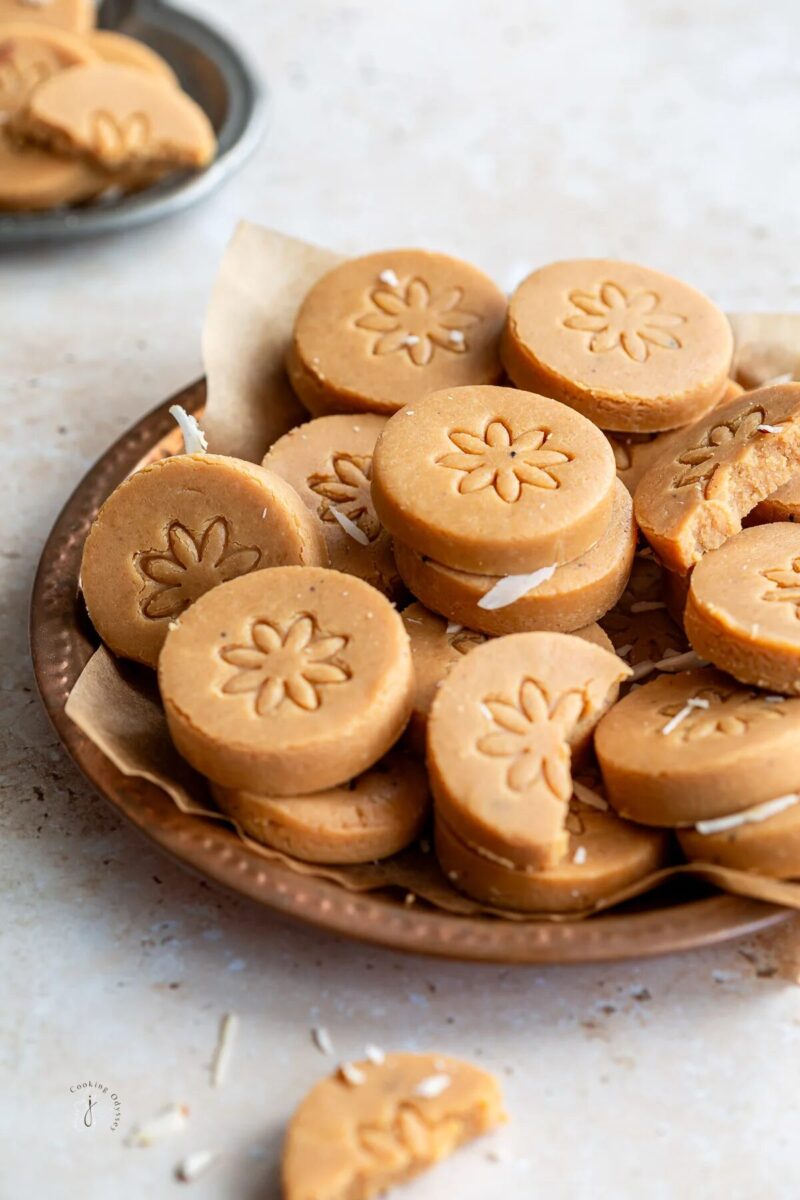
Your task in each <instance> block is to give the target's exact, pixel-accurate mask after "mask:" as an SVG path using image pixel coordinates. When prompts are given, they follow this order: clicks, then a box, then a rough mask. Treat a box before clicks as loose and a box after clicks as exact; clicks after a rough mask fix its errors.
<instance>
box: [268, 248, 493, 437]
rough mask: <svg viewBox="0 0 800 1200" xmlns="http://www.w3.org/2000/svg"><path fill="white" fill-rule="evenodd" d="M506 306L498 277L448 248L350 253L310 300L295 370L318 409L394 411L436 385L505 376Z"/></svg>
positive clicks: (295, 345) (295, 346)
mask: <svg viewBox="0 0 800 1200" xmlns="http://www.w3.org/2000/svg"><path fill="white" fill-rule="evenodd" d="M505 313H506V298H505V296H504V295H503V293H502V292H501V291H500V290H499V288H497V287H496V286H495V284H494V283H492V281H491V279H489V278H488V276H486V275H484V274H483V272H482V271H479V270H478V269H477V267H473V266H471V265H470V264H469V263H466V262H462V261H461V260H460V259H457V258H451V257H450V256H449V255H446V254H436V253H434V252H432V251H430V250H386V251H381V252H380V253H379V254H368V255H365V256H364V257H363V258H354V259H350V260H349V261H347V262H345V263H342V264H341V265H340V266H338V267H334V269H333V270H332V271H329V272H328V274H327V275H324V276H323V278H322V279H320V280H319V282H318V283H316V284H315V285H314V287H313V288H312V289H311V291H310V292H309V293H308V296H307V297H306V299H305V300H304V302H303V304H302V305H301V307H300V311H299V313H298V315H297V321H296V323H295V328H294V336H293V339H292V345H291V350H290V352H289V358H288V364H287V365H288V369H289V377H290V380H291V383H292V386H293V388H294V390H295V391H296V392H297V394H298V396H299V397H300V399H301V400H302V401H303V403H304V404H305V406H306V407H307V408H308V409H309V410H310V411H311V412H312V413H316V414H318V415H320V414H324V413H331V412H362V411H373V412H379V413H384V414H391V413H393V412H396V410H397V409H398V408H402V407H403V405H404V404H408V403H409V402H410V401H414V400H417V399H419V398H421V397H422V396H424V395H426V394H427V393H428V392H432V391H435V390H436V389H437V388H442V387H460V386H462V385H463V384H467V383H494V382H495V381H496V380H497V379H499V378H500V375H501V374H502V367H501V365H500V357H499V342H500V333H501V330H502V327H503V321H504V319H505Z"/></svg>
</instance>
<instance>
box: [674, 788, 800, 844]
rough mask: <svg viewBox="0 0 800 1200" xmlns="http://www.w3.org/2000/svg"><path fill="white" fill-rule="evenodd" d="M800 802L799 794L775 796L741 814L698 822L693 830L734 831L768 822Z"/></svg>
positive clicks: (702, 831) (790, 793)
mask: <svg viewBox="0 0 800 1200" xmlns="http://www.w3.org/2000/svg"><path fill="white" fill-rule="evenodd" d="M798 800H800V794H798V793H797V792H789V793H788V795H786V796H776V798H775V799H774V800H765V801H764V803H763V804H754V805H753V807H752V808H745V809H744V810H743V811H742V812H738V813H731V815H730V816H728V817H714V818H713V819H712V820H709V821H698V822H697V824H696V825H695V829H696V830H697V832H698V833H706V834H708V833H725V831H726V830H728V829H736V828H737V827H738V826H739V825H754V824H757V823H758V822H759V821H768V820H769V818H770V817H776V816H777V815H778V813H782V812H785V811H786V809H787V808H792V807H793V805H795V804H797V802H798Z"/></svg>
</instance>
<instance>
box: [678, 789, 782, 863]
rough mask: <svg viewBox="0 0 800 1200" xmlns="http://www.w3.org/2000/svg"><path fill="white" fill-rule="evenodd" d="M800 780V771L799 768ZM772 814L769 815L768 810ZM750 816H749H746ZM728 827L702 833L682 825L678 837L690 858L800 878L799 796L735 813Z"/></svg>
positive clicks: (694, 860) (695, 860)
mask: <svg viewBox="0 0 800 1200" xmlns="http://www.w3.org/2000/svg"><path fill="white" fill-rule="evenodd" d="M798 782H799V783H800V772H798ZM769 813H772V814H773V815H771V816H767V815H766V814H769ZM745 818H747V819H745ZM737 819H739V820H741V822H742V823H741V824H732V822H725V824H726V825H728V826H729V827H728V828H723V829H720V830H719V831H714V832H708V833H705V832H703V833H701V832H700V830H698V829H696V828H695V829H681V830H680V831H679V833H678V840H679V842H680V844H681V849H682V850H683V852H684V854H685V855H686V857H687V858H688V859H689V860H690V861H691V862H704V863H715V864H717V865H718V866H721V867H730V868H732V869H733V870H735V871H757V872H758V874H759V875H768V876H770V877H772V878H773V879H798V878H800V796H798V795H797V793H789V794H788V795H786V796H783V797H780V796H776V797H775V799H774V800H773V801H772V802H771V803H767V804H765V805H760V806H756V807H755V808H754V809H750V810H745V811H744V812H743V813H739V814H736V817H735V818H733V819H732V820H737Z"/></svg>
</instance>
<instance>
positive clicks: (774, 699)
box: [764, 696, 786, 704]
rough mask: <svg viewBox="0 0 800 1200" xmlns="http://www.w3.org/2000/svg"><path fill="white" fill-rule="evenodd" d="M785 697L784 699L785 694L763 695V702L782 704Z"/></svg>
mask: <svg viewBox="0 0 800 1200" xmlns="http://www.w3.org/2000/svg"><path fill="white" fill-rule="evenodd" d="M785 699H786V697H785V696H765V697H764V703H765V704H782V703H783V701H784V700H785Z"/></svg>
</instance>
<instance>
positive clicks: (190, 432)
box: [169, 404, 208, 454]
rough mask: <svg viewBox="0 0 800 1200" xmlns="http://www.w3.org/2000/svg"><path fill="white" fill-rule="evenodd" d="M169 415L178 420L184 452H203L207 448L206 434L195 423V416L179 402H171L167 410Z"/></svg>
mask: <svg viewBox="0 0 800 1200" xmlns="http://www.w3.org/2000/svg"><path fill="white" fill-rule="evenodd" d="M169 415H170V416H171V417H174V418H175V420H176V421H177V422H178V426H179V428H180V431H181V433H182V434H183V452H184V454H205V452H206V451H207V450H208V441H207V439H206V435H205V434H204V433H203V431H202V429H201V428H200V426H199V425H198V424H197V417H193V416H192V414H191V413H188V412H187V411H186V409H185V408H182V407H181V405H180V404H173V405H172V408H171V409H170V410H169Z"/></svg>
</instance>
